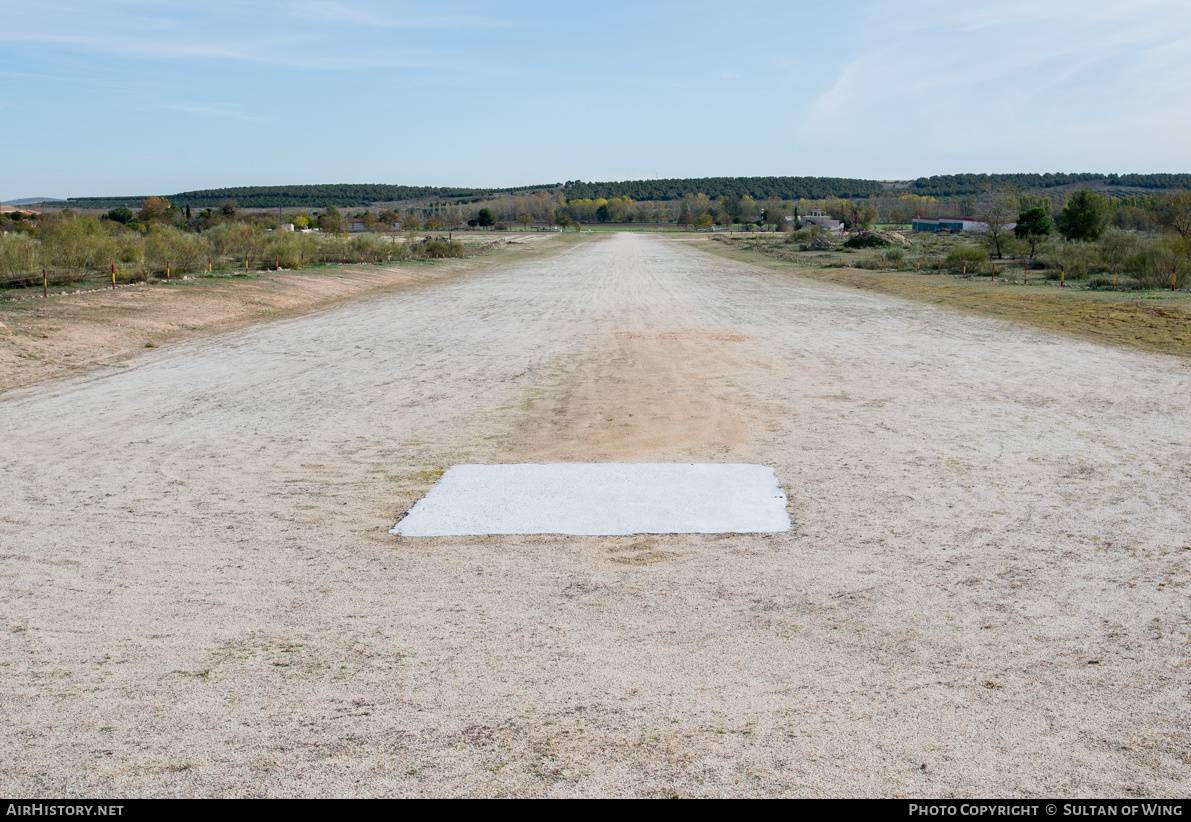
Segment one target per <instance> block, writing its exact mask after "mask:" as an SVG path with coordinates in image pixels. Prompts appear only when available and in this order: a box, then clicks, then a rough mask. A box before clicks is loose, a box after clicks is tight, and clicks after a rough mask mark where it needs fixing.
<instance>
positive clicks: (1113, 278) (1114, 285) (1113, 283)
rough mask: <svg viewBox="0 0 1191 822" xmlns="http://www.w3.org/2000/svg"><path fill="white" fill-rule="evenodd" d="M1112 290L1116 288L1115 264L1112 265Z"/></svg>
mask: <svg viewBox="0 0 1191 822" xmlns="http://www.w3.org/2000/svg"><path fill="white" fill-rule="evenodd" d="M1112 290H1113V291H1116V290H1117V267H1116V266H1115V265H1114V266H1113V267H1112Z"/></svg>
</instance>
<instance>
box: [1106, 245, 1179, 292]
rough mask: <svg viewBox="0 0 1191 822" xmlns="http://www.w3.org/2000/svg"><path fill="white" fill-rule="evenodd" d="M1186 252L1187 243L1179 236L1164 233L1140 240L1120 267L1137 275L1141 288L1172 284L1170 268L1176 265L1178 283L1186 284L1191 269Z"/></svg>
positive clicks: (1176, 284) (1166, 286)
mask: <svg viewBox="0 0 1191 822" xmlns="http://www.w3.org/2000/svg"><path fill="white" fill-rule="evenodd" d="M1187 252H1188V249H1187V246H1186V245H1184V244H1183V243H1182V242H1181V241H1180V240H1179V239H1178V238H1177V237H1163V238H1162V239H1160V240H1155V241H1151V242H1147V243H1141V244H1139V245H1138V247H1137V248H1136V250H1135V251H1134V252H1133V253H1132V254H1130V255H1129V256H1128V257H1127V258H1126V259H1125V264H1124V265H1123V266H1122V267H1121V268H1122V270H1123V271H1125V272H1126V273H1128V274H1131V275H1132V276H1134V277H1136V278H1137V280H1138V282H1139V283H1140V285H1141V287H1142V288H1170V272H1171V269H1172V268H1176V267H1177V269H1178V277H1177V279H1176V283H1175V287H1176V288H1186V286H1187V281H1188V276H1187V275H1188V273H1189V272H1188V270H1189V269H1191V257H1189V255H1188V253H1187Z"/></svg>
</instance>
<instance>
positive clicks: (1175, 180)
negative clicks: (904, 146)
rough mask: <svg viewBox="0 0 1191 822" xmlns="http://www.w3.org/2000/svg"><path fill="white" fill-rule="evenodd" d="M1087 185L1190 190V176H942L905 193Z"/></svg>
mask: <svg viewBox="0 0 1191 822" xmlns="http://www.w3.org/2000/svg"><path fill="white" fill-rule="evenodd" d="M1090 182H1103V183H1104V184H1106V185H1110V186H1127V187H1130V188H1148V189H1155V190H1163V189H1172V188H1191V174H1091V173H1085V174H941V175H938V176H935V177H919V178H918V179H917V180H915V181H914V182H912V183H911V184H910V185H909V186H908V187H906V188H905V189H904V190H906V191H909V192H910V193H912V194H920V195H922V196H924V197H962V196H964V195H968V194H981V193H983V192H985V191H988V190H989V189H992V188H1006V187H1008V188H1015V189H1017V190H1018V191H1022V192H1026V191H1034V190H1037V189H1044V188H1055V187H1056V186H1065V185H1070V184H1072V183H1090ZM894 187H895V188H897V186H896V185H895V186H894Z"/></svg>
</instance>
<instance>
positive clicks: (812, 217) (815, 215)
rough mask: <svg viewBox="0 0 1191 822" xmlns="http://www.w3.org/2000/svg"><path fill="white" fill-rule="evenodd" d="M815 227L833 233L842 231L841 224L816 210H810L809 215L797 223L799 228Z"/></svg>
mask: <svg viewBox="0 0 1191 822" xmlns="http://www.w3.org/2000/svg"><path fill="white" fill-rule="evenodd" d="M815 226H818V227H819V228H825V229H827V230H828V231H833V232H834V231H843V230H844V224H843V223H841V222H840V221H839V220H833V219H831V218H830V217H828V216H827V215H825V214H824V213H823V212H822V211H820V210H819V209H817V208H816V209H812V210H811V213H810V214H808V215H806V216H805V217H803V218H802V219H801V220H799V221H798V227H799V228H814V227H815Z"/></svg>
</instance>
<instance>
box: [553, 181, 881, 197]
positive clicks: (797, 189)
mask: <svg viewBox="0 0 1191 822" xmlns="http://www.w3.org/2000/svg"><path fill="white" fill-rule="evenodd" d="M564 191H565V192H566V196H567V199H568V200H596V199H600V198H603V199H609V198H611V197H630V198H632V199H634V200H681V199H682V197H683V195H686V194H706V195H707V196H708V197H710V198H711V199H713V200H718V199H719V198H720V197H744V196H745V195H748V196H749V197H752V198H753V199H754V200H769V199H776V200H824V199H827V198H829V197H844V198H848V199H851V198H855V197H876V196H878V195H880V194H881V193H883V192H884V191H885V187H884V186H883V185H882V184H881V183H880V182H878V181H877V180H849V179H845V178H842V177H700V178H695V179H672V180H630V181H627V182H623V183H585V182H582V181H581V180H572V181H570V182H568V183H567V184H566V185H565V186H564Z"/></svg>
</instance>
